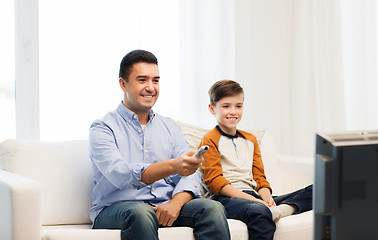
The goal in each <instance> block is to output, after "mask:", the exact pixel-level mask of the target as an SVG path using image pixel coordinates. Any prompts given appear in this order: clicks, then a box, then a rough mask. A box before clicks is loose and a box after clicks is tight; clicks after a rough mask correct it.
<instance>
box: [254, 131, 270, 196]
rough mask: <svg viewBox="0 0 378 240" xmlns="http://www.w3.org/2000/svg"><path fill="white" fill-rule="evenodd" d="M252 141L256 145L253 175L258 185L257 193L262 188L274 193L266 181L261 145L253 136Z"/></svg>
mask: <svg viewBox="0 0 378 240" xmlns="http://www.w3.org/2000/svg"><path fill="white" fill-rule="evenodd" d="M251 140H252V142H253V144H254V152H253V165H252V175H253V179H254V180H255V182H256V184H257V186H256V191H258V190H259V189H261V188H269V190H270V192H271V193H272V188H271V187H270V184H269V182H268V180H266V176H265V171H264V164H263V162H262V158H261V151H260V147H259V144H258V143H257V139H256V137H254V136H253V138H251Z"/></svg>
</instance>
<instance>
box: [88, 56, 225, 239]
mask: <svg viewBox="0 0 378 240" xmlns="http://www.w3.org/2000/svg"><path fill="white" fill-rule="evenodd" d="M159 81H160V77H159V69H158V62H157V59H156V57H155V56H154V55H153V54H152V53H150V52H147V51H144V50H134V51H131V52H130V53H128V54H127V55H126V56H125V57H124V58H123V59H122V62H121V65H120V73H119V84H120V86H121V88H122V91H123V92H124V98H123V101H122V102H121V103H120V104H119V106H118V108H117V109H116V110H115V111H112V112H109V113H108V114H106V115H105V116H104V117H103V118H101V119H100V120H96V121H95V122H94V123H93V124H92V125H91V128H90V136H89V144H90V157H91V160H92V165H93V168H94V187H93V192H92V205H93V206H92V208H91V211H90V216H91V220H92V221H93V228H100V229H101V228H105V229H121V239H122V240H124V239H148V240H150V239H158V228H159V226H163V227H166V226H168V227H169V226H189V227H193V229H194V230H193V233H194V235H195V237H196V239H230V233H229V229H228V225H227V220H226V217H225V212H224V208H223V206H222V205H221V204H219V203H217V202H215V201H212V200H208V199H198V198H199V197H200V189H201V187H200V185H201V184H200V175H199V173H198V172H197V169H198V167H199V166H200V165H201V163H202V160H203V159H202V158H200V159H198V158H195V157H192V155H193V154H194V151H192V152H188V146H187V144H186V142H185V139H184V137H183V135H182V133H181V129H180V127H179V126H178V125H177V124H176V123H175V121H173V120H172V119H170V118H167V117H162V116H160V115H159V114H157V113H154V112H153V110H152V107H153V106H154V104H155V102H156V100H157V99H158V96H159V90H160V89H159ZM195 198H196V199H195Z"/></svg>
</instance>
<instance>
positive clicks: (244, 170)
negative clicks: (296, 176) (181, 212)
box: [200, 80, 312, 239]
mask: <svg viewBox="0 0 378 240" xmlns="http://www.w3.org/2000/svg"><path fill="white" fill-rule="evenodd" d="M209 96H210V104H209V110H210V113H211V114H212V115H214V116H215V119H216V121H217V123H218V125H217V126H216V127H215V128H214V129H212V130H210V131H209V132H208V133H206V134H205V135H204V137H203V138H202V142H201V144H200V146H202V145H208V146H209V150H208V152H207V153H206V154H205V156H204V163H203V164H202V166H201V168H202V171H203V175H204V182H205V184H206V185H207V187H208V193H207V194H208V195H210V197H211V198H212V199H214V200H217V201H219V202H221V203H222V204H223V205H224V207H225V209H226V213H227V217H228V218H233V219H238V220H241V221H243V222H244V223H246V224H247V228H248V232H249V239H273V236H274V232H275V229H276V226H275V222H277V221H278V220H279V219H280V218H281V217H285V216H288V215H291V214H294V213H295V214H297V213H301V212H305V211H308V210H310V209H311V208H312V185H311V186H308V187H306V188H304V189H301V190H298V191H296V192H294V193H291V194H286V195H283V196H278V197H273V196H272V194H271V193H272V188H271V186H270V184H269V182H268V181H267V179H266V176H265V173H264V165H263V162H262V158H261V152H260V148H259V145H258V142H257V139H256V137H255V136H254V135H252V134H250V133H248V132H245V131H241V130H238V129H237V125H238V123H239V122H240V120H241V118H242V116H243V103H244V91H243V88H242V87H241V86H240V85H239V84H238V83H237V82H235V81H232V80H222V81H218V82H216V83H214V84H213V86H212V87H211V88H210V90H209Z"/></svg>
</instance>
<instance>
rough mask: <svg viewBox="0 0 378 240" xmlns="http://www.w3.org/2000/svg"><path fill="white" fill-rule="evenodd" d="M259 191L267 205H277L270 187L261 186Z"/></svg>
mask: <svg viewBox="0 0 378 240" xmlns="http://www.w3.org/2000/svg"><path fill="white" fill-rule="evenodd" d="M258 193H259V195H260V197H261V198H262V200H263V201H264V203H265V205H267V206H268V207H273V206H276V203H275V202H274V199H273V197H272V194H271V193H270V189H269V188H260V190H259V191H258Z"/></svg>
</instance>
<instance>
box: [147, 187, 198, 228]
mask: <svg viewBox="0 0 378 240" xmlns="http://www.w3.org/2000/svg"><path fill="white" fill-rule="evenodd" d="M192 199H193V195H192V194H191V193H189V192H180V193H177V194H175V195H174V196H173V198H172V199H171V201H169V202H168V203H166V204H162V205H159V206H157V207H154V206H151V207H152V208H153V209H154V210H155V212H156V216H157V218H158V219H159V223H160V224H161V225H163V226H172V224H173V222H174V221H176V219H177V217H178V216H179V214H180V211H181V208H182V206H184V204H185V203H187V202H189V201H190V200H192Z"/></svg>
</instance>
